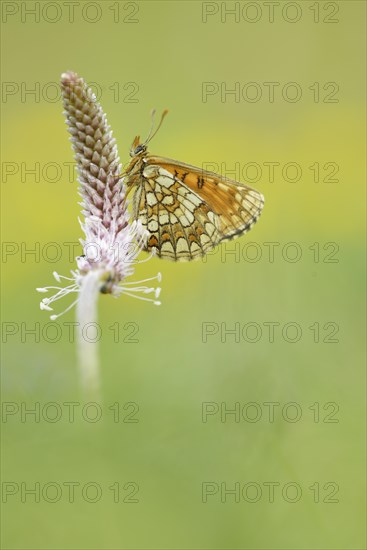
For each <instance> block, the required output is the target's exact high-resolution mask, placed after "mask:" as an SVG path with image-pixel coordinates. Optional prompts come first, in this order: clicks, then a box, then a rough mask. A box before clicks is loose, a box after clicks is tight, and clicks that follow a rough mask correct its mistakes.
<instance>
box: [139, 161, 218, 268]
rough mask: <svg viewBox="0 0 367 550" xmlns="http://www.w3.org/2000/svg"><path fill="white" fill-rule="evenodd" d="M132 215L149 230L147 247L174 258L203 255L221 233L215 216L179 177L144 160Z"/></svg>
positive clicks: (213, 244)
mask: <svg viewBox="0 0 367 550" xmlns="http://www.w3.org/2000/svg"><path fill="white" fill-rule="evenodd" d="M133 210H134V217H135V218H138V219H140V221H141V223H142V225H143V226H144V227H145V228H146V229H147V230H148V232H149V237H148V242H147V250H152V249H156V253H157V256H159V257H161V258H165V259H170V260H174V261H188V260H192V259H195V258H198V257H201V256H203V255H204V254H206V253H207V252H208V251H209V250H211V249H212V248H213V247H214V246H216V245H217V244H218V243H219V241H220V239H221V234H220V231H219V229H218V223H219V219H218V216H217V215H216V214H215V213H214V212H213V211H212V210H211V209H210V207H209V206H208V205H207V203H206V202H205V201H204V200H203V199H202V198H201V197H200V196H199V195H198V194H197V193H195V192H193V191H192V190H191V189H190V188H189V187H188V186H186V185H185V184H184V183H183V182H181V181H180V179H179V178H178V177H177V176H175V175H174V174H172V173H171V172H169V171H167V170H165V168H163V167H162V166H159V165H157V164H151V163H147V164H146V165H145V167H144V170H143V171H142V173H141V176H140V181H139V183H138V185H137V189H136V191H135V195H134V200H133Z"/></svg>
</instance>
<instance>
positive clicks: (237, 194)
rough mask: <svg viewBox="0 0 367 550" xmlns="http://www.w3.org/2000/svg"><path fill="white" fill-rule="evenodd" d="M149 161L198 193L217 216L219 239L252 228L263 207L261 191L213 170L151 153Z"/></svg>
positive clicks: (229, 237)
mask: <svg viewBox="0 0 367 550" xmlns="http://www.w3.org/2000/svg"><path fill="white" fill-rule="evenodd" d="M147 162H148V165H149V164H152V165H157V166H160V167H161V168H164V169H165V170H167V171H168V172H169V173H170V174H172V175H173V176H174V177H175V178H176V179H177V180H178V181H179V182H181V184H182V185H184V186H186V187H188V188H189V189H190V190H191V191H192V192H194V193H195V194H198V195H199V197H200V198H201V199H202V200H203V201H204V202H205V203H206V204H207V205H208V207H209V208H210V210H212V211H213V212H214V213H215V215H216V218H217V219H216V227H217V229H218V231H219V232H220V240H223V239H231V238H234V237H236V236H239V235H241V234H242V233H245V232H246V231H249V229H251V227H252V225H253V224H254V223H255V222H256V221H257V219H258V217H259V215H260V213H261V210H262V208H263V206H264V197H263V195H262V194H261V193H259V192H258V191H256V190H255V189H252V188H251V187H249V186H247V185H245V184H243V183H239V182H237V181H234V180H231V179H228V178H224V177H221V176H219V175H218V174H215V173H214V172H208V171H205V170H200V168H196V167H195V166H190V165H189V164H184V163H181V162H178V161H174V160H169V159H165V158H162V157H156V156H154V157H153V156H149V157H148V158H147Z"/></svg>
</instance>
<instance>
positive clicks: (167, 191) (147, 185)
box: [120, 111, 264, 261]
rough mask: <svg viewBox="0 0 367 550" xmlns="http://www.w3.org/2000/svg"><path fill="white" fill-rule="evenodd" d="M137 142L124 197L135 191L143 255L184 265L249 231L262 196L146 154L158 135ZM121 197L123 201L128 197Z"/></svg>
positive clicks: (188, 167) (257, 213) (258, 211)
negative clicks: (143, 234) (144, 232)
mask: <svg viewBox="0 0 367 550" xmlns="http://www.w3.org/2000/svg"><path fill="white" fill-rule="evenodd" d="M167 112H168V111H164V112H163V114H162V117H161V120H160V122H159V124H158V127H157V128H156V130H155V131H154V132H153V125H154V111H153V113H152V126H151V129H150V132H149V135H148V137H147V139H146V140H145V141H144V142H143V143H140V137H139V136H137V137H136V138H135V139H134V141H133V143H132V146H131V149H130V156H131V157H132V160H131V162H130V164H129V165H128V167H127V169H126V170H125V172H124V174H123V175H121V176H120V177H122V176H124V183H125V185H126V187H127V194H128V193H129V192H130V191H131V189H135V192H134V196H133V200H132V210H133V217H134V219H136V220H140V222H141V223H142V225H143V227H144V228H145V229H146V230H147V231H148V240H147V244H146V247H145V250H147V251H154V252H155V254H156V255H157V256H158V257H160V258H163V259H168V260H173V261H189V260H193V259H196V258H199V257H201V256H204V255H205V254H206V253H207V252H208V251H209V250H211V249H212V248H214V247H215V246H217V245H218V244H219V243H221V242H222V241H225V240H227V239H234V238H236V237H239V236H240V235H242V234H243V233H246V232H247V231H249V230H250V229H251V228H252V226H253V225H254V223H255V222H256V221H257V219H258V217H259V215H260V213H261V210H262V208H263V206H264V197H263V195H262V194H261V193H259V192H258V191H256V190H255V189H252V188H251V187H248V186H247V185H245V184H243V183H239V182H237V181H234V180H230V179H228V178H225V177H222V176H220V175H218V174H215V173H214V172H209V171H206V170H202V169H200V168H196V167H195V166H191V165H189V164H185V163H183V162H179V161H177V160H172V159H168V158H165V157H158V156H155V155H151V154H149V153H148V152H147V144H148V143H149V142H150V140H151V139H152V138H153V137H154V136H155V134H156V133H157V132H158V130H159V128H160V127H161V124H162V122H163V119H164V117H165V116H166V114H167ZM127 194H126V195H127Z"/></svg>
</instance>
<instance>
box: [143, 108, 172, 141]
mask: <svg viewBox="0 0 367 550" xmlns="http://www.w3.org/2000/svg"><path fill="white" fill-rule="evenodd" d="M167 113H168V109H165V110H164V111H163V113H162V116H161V120H160V121H159V124H158V126H157V128H156V129H155V130H154V132H153V133H152V131H153V126H154V115H155V109H153V111H152V125H151V127H150V130H149V135H148V137H147V139H146V140H145V141H144V145H146V144H147V143H149V142H150V140H151V139H153V138H154V136H155V135H156V133H157V132H158V130H159V128H160V127H161V126H162V122H163V120H164V118H165V116H166V114H167Z"/></svg>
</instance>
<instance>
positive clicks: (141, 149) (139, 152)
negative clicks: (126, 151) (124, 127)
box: [130, 109, 168, 157]
mask: <svg viewBox="0 0 367 550" xmlns="http://www.w3.org/2000/svg"><path fill="white" fill-rule="evenodd" d="M167 113H168V111H167V109H166V110H165V111H163V113H162V116H161V120H160V121H159V124H158V126H157V128H156V129H155V130H154V132H153V128H154V115H155V110H153V111H152V125H151V127H150V131H149V134H148V137H147V139H146V140H145V141H144V143H140V136H136V138H135V139H134V141H133V143H132V145H131V148H130V156H131V157H138V156H143V155H144V154H145V153H146V151H147V145H148V143H149V142H150V140H151V139H153V137H154V136H155V135H156V133H157V132H158V130H159V128H160V127H161V125H162V122H163V120H164V117H165V116H166V114H167Z"/></svg>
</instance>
